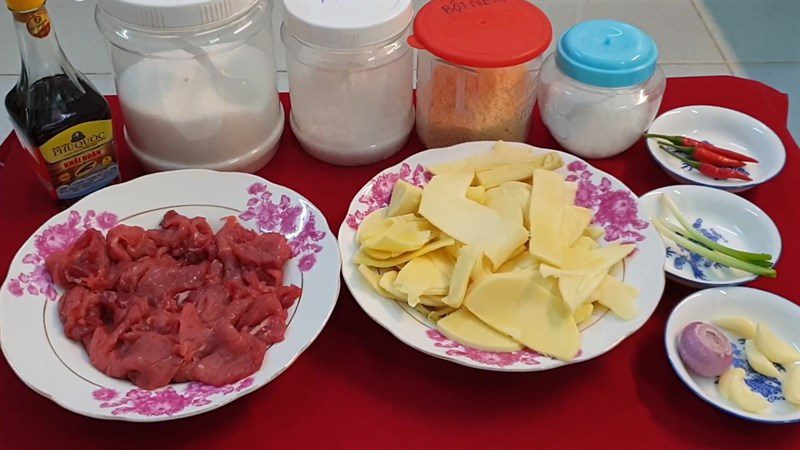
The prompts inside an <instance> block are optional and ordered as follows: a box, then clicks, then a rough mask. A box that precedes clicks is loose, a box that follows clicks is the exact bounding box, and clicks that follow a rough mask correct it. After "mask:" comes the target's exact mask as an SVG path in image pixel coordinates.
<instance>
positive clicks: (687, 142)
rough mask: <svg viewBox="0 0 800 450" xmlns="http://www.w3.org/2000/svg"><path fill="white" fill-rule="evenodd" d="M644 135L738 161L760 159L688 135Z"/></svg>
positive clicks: (754, 161) (753, 161)
mask: <svg viewBox="0 0 800 450" xmlns="http://www.w3.org/2000/svg"><path fill="white" fill-rule="evenodd" d="M644 137H646V138H657V139H664V140H667V141H669V142H671V143H672V144H674V145H684V146H687V147H694V148H697V147H701V148H704V149H706V150H708V151H711V152H714V153H716V154H718V155H722V156H724V157H726V158H730V159H735V160H737V161H743V162H751V163H757V162H758V160H757V159H755V158H752V157H750V156H747V155H743V154H741V153H738V152H735V151H733V150H727V149H724V148H720V147H717V146H715V145H712V144H709V143H708V142H703V141H698V140H697V139H692V138H690V137H686V136H667V135H663V134H645V135H644Z"/></svg>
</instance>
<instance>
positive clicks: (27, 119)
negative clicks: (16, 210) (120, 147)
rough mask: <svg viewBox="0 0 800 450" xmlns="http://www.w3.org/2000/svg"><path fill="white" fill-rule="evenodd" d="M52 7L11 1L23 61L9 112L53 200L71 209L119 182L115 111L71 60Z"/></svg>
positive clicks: (40, 2) (26, 0)
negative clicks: (52, 17)
mask: <svg viewBox="0 0 800 450" xmlns="http://www.w3.org/2000/svg"><path fill="white" fill-rule="evenodd" d="M45 1H46V0H6V3H7V5H8V9H9V10H11V14H12V15H13V16H14V25H15V26H16V31H17V37H18V39H19V47H20V54H21V57H22V71H21V73H20V77H19V81H18V82H17V84H16V86H14V88H12V90H11V91H10V92H9V93H8V95H6V99H5V106H6V109H7V110H8V114H9V116H10V118H11V122H12V125H13V126H14V130H15V131H16V133H17V137H18V138H19V141H20V143H21V144H22V146H23V147H24V148H25V150H27V152H28V153H29V154H30V157H31V162H32V165H33V167H34V170H35V173H36V175H37V177H38V178H39V180H40V181H41V182H42V184H43V185H44V187H45V188H46V189H47V191H48V193H49V194H50V196H51V197H52V198H54V199H56V200H59V201H62V202H65V203H71V202H73V201H75V200H78V199H79V198H81V197H83V196H85V195H87V194H90V193H92V192H94V191H96V190H98V189H101V188H103V187H105V186H108V185H109V184H112V183H114V182H116V181H119V178H120V173H119V166H118V165H117V157H116V152H115V150H114V134H113V129H112V126H111V110H110V108H109V106H108V102H107V101H106V99H105V98H104V97H103V96H102V95H101V94H100V93H99V92H98V91H97V89H95V87H94V86H92V84H91V83H90V82H89V81H88V80H87V79H86V77H85V76H84V75H83V74H82V73H80V72H78V71H76V70H75V69H74V68H73V67H72V64H70V62H69V61H68V60H67V57H66V56H65V55H64V51H63V50H62V49H61V45H60V44H59V42H58V38H57V37H56V34H55V31H54V30H53V27H52V24H51V22H50V17H49V15H48V13H47V9H46V8H45Z"/></svg>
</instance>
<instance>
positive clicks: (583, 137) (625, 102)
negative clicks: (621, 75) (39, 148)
mask: <svg viewBox="0 0 800 450" xmlns="http://www.w3.org/2000/svg"><path fill="white" fill-rule="evenodd" d="M539 89H540V93H539V107H540V109H541V113H542V121H543V122H544V124H545V125H546V126H547V129H548V130H549V131H550V134H552V135H553V137H554V138H555V139H556V141H558V143H559V144H561V146H562V147H564V148H565V149H566V150H568V151H570V152H572V153H575V154H576V155H578V156H583V157H586V158H607V157H610V156H614V155H616V154H618V153H621V152H622V151H624V150H625V149H627V148H628V147H630V146H631V145H633V144H634V143H635V142H636V141H637V140H639V139H640V138H641V137H642V134H643V133H644V132H645V130H647V128H648V127H649V126H650V124H651V123H652V122H653V119H654V118H655V115H656V112H657V110H658V106H659V104H660V102H661V93H663V88H662V90H661V92H660V93H656V94H653V93H651V94H650V95H648V94H646V93H645V92H644V90H643V89H642V88H641V86H634V87H632V88H621V89H601V88H597V89H592V88H590V87H589V86H587V87H586V88H585V89H581V88H580V87H577V86H576V85H575V83H571V82H565V81H554V82H552V83H542V84H540V86H539Z"/></svg>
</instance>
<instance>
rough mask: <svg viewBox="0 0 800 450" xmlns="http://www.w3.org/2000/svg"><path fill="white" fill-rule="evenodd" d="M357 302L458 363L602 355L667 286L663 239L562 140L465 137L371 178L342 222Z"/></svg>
mask: <svg viewBox="0 0 800 450" xmlns="http://www.w3.org/2000/svg"><path fill="white" fill-rule="evenodd" d="M339 246H340V248H341V251H342V261H343V264H342V266H343V267H342V273H343V277H344V280H345V283H346V284H347V286H348V287H349V289H350V292H351V293H352V294H353V297H354V298H355V299H356V301H357V302H358V304H359V305H360V306H361V308H362V309H363V310H364V311H365V312H366V313H367V314H368V315H369V316H370V317H371V318H372V319H374V320H375V321H376V322H378V323H379V324H380V325H381V326H383V327H384V328H385V329H386V330H388V331H389V332H390V333H391V334H393V335H394V336H395V337H397V338H398V339H400V340H401V341H403V342H404V343H406V344H408V345H410V346H411V347H414V348H416V349H418V350H420V351H422V352H424V353H427V354H429V355H432V356H436V357H439V358H443V359H446V360H450V361H453V362H456V363H458V364H462V365H466V366H470V367H475V368H480V369H487V370H499V371H538V370H547V369H552V368H555V367H560V366H563V365H566V364H570V363H574V362H579V361H585V360H587V359H591V358H594V357H596V356H599V355H601V354H603V353H605V352H607V351H609V350H611V349H612V348H613V347H615V346H616V345H617V344H619V343H620V342H621V341H622V340H623V339H625V338H626V337H627V336H629V335H631V334H632V333H633V332H635V331H636V330H637V329H639V328H640V327H641V326H642V325H643V324H644V323H645V322H646V321H647V319H648V318H649V317H650V316H651V315H652V313H653V311H654V310H655V308H656V306H657V305H658V302H659V300H660V299H661V295H662V293H663V290H664V271H663V266H664V258H665V248H664V245H663V243H662V240H661V238H660V237H659V235H658V233H657V232H656V230H655V229H654V228H653V226H652V225H651V224H650V222H649V221H648V219H647V214H646V212H645V211H642V208H641V207H640V204H639V199H638V198H637V197H636V195H635V194H634V193H633V192H631V190H630V189H628V188H627V187H626V186H625V185H624V184H623V183H622V182H620V181H619V180H617V179H616V178H614V177H613V176H611V175H608V174H606V173H604V172H602V171H600V170H598V169H596V168H594V167H592V166H590V165H589V164H588V163H586V162H585V161H583V160H581V159H579V158H576V157H574V156H572V155H569V154H567V153H563V152H559V151H555V150H547V149H542V148H537V147H532V146H529V145H525V144H519V143H506V142H487V141H481V142H469V143H465V144H459V145H456V146H452V147H447V148H442V149H434V150H428V151H425V152H421V153H418V154H416V155H413V156H411V157H409V158H408V159H406V160H405V161H403V162H402V163H400V164H398V165H396V166H394V167H390V168H388V169H386V170H384V171H383V172H381V173H379V174H377V175H376V176H375V177H373V178H372V179H371V180H370V181H369V182H368V183H367V184H366V185H365V186H364V187H363V188H362V189H361V190H360V191H359V192H358V193H357V194H356V196H355V197H354V199H353V201H352V203H351V204H350V208H349V211H348V215H347V218H346V220H345V221H344V223H343V224H342V227H341V228H340V230H339Z"/></svg>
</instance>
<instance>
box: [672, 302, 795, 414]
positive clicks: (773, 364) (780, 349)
mask: <svg viewBox="0 0 800 450" xmlns="http://www.w3.org/2000/svg"><path fill="white" fill-rule="evenodd" d="M664 339H665V345H666V349H667V355H668V357H669V361H670V363H671V365H672V367H673V369H675V372H676V373H677V374H678V376H679V377H680V378H681V380H682V381H683V382H684V383H685V384H686V385H687V386H688V387H689V388H690V389H691V390H692V391H694V392H695V393H696V394H697V395H698V396H700V397H701V398H703V399H704V400H706V401H707V402H709V403H711V404H712V405H714V406H716V407H717V408H719V409H721V410H723V411H725V412H728V413H730V414H733V415H735V416H738V417H741V418H744V419H748V420H752V421H756V422H768V423H792V422H798V421H800V306H798V305H796V304H794V303H792V302H791V301H789V300H786V299H784V298H782V297H779V296H777V295H775V294H771V293H769V292H765V291H761V290H758V289H753V288H746V287H726V288H712V289H706V290H703V291H700V292H697V293H695V294H692V295H690V296H689V297H687V298H686V299H684V300H683V301H682V302H681V303H679V304H678V305H677V306H676V307H675V309H674V310H673V312H672V314H671V315H670V318H669V320H668V321H667V327H666V331H665V338H664Z"/></svg>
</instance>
